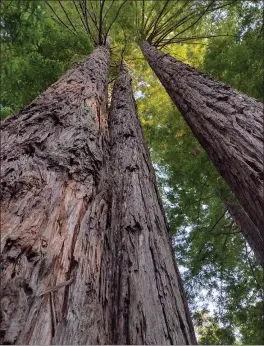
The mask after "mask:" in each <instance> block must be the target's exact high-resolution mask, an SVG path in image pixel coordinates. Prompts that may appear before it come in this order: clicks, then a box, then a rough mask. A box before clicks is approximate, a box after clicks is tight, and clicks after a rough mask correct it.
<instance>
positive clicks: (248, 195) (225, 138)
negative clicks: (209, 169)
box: [141, 42, 264, 240]
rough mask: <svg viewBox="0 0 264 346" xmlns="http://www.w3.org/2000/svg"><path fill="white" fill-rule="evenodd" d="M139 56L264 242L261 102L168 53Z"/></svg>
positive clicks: (151, 50) (145, 51) (146, 50)
mask: <svg viewBox="0 0 264 346" xmlns="http://www.w3.org/2000/svg"><path fill="white" fill-rule="evenodd" d="M141 48H142V51H143V54H144V56H145V58H146V59H147V61H148V62H149V64H150V66H151V68H152V69H153V71H154V72H155V73H156V75H157V76H158V78H159V80H160V81H161V83H162V84H163V86H164V87H165V89H166V90H167V92H168V94H169V95H170V97H171V99H172V100H173V102H174V103H175V105H176V106H177V107H178V108H179V110H180V111H181V113H182V115H183V116H184V118H185V120H186V122H187V123H188V125H189V126H190V128H191V130H192V132H193V133H194V135H195V136H196V138H197V139H198V140H199V142H200V143H201V145H202V146H203V148H204V149H205V150H206V152H207V153H208V155H209V158H210V159H211V160H212V161H213V162H214V164H215V166H216V167H217V169H218V170H219V172H220V174H221V175H222V176H223V178H224V179H225V180H226V181H227V183H228V184H229V186H230V187H231V189H232V191H233V192H234V193H235V195H236V197H237V198H238V200H239V201H240V203H241V205H242V207H243V208H244V209H245V211H246V213H247V214H248V216H249V217H250V219H251V220H252V222H253V223H254V224H255V226H256V227H257V229H258V230H259V233H260V234H261V238H262V239H263V240H264V194H263V104H262V103H261V102H258V101H256V100H255V99H252V98H250V97H248V96H246V95H244V94H242V93H239V92H237V91H235V90H233V89H232V88H231V87H229V86H228V85H225V84H222V83H219V82H217V81H215V80H213V79H212V78H209V77H207V76H204V75H202V74H200V73H199V72H197V71H196V70H195V69H194V68H192V67H190V66H189V65H186V64H184V63H182V62H180V61H178V60H176V59H174V58H173V57H171V56H169V55H168V54H164V53H162V52H160V51H158V50H156V48H154V47H152V46H151V45H150V44H149V43H148V42H144V43H143V44H142V46H141Z"/></svg>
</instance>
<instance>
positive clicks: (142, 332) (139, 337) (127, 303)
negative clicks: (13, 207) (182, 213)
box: [104, 67, 196, 345]
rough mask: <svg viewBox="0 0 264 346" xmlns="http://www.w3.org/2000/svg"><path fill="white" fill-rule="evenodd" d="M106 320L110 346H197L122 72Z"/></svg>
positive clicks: (115, 113)
mask: <svg viewBox="0 0 264 346" xmlns="http://www.w3.org/2000/svg"><path fill="white" fill-rule="evenodd" d="M109 135H110V152H111V159H110V167H111V172H112V175H111V181H110V186H109V188H110V190H111V213H110V221H109V222H110V228H109V231H108V233H107V243H108V244H109V249H110V252H109V254H110V258H109V259H106V257H104V260H105V261H106V262H107V265H106V268H104V269H106V270H107V271H108V272H110V273H111V274H110V278H109V283H110V285H109V286H110V292H111V299H110V300H109V298H108V297H105V298H107V300H108V302H109V311H110V312H109V317H110V319H111V320H112V337H111V338H110V340H111V342H113V343H114V344H132V345H133V344H160V345H164V344H190V343H191V344H195V343H196V341H195V334H194V331H193V327H192V323H191V320H190V315H189V311H188V307H187V304H186V300H185V296H184V292H183V287H182V283H181V279H180V275H179V272H178V269H177V267H176V264H175V262H174V254H173V252H172V247H171V242H170V236H169V229H168V227H167V224H166V219H165V214H164V210H163V208H162V203H161V200H160V197H159V194H158V190H157V185H156V180H155V173H154V170H153V167H152V165H151V160H150V155H149V152H148V148H147V145H146V143H145V140H144V137H143V133H142V130H141V126H140V123H139V119H138V115H137V109H136V103H135V100H134V97H133V91H132V86H131V78H130V76H129V74H128V72H127V71H126V69H125V67H123V68H122V70H121V72H120V74H119V76H118V78H117V80H116V82H115V86H114V89H113V94H112V102H111V109H110V113H109Z"/></svg>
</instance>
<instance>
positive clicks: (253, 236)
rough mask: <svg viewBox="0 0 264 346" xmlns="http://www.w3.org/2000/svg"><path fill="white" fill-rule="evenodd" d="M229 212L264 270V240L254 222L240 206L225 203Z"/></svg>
mask: <svg viewBox="0 0 264 346" xmlns="http://www.w3.org/2000/svg"><path fill="white" fill-rule="evenodd" d="M225 205H226V207H227V210H228V212H229V214H230V215H231V217H232V218H233V220H234V221H235V223H236V224H237V226H238V227H239V229H240V231H241V232H242V233H243V235H244V237H245V238H246V240H247V242H248V244H249V246H250V247H251V249H252V250H253V251H254V254H255V256H256V258H257V260H258V261H259V263H260V264H261V265H262V267H263V268H264V240H263V238H262V236H261V234H260V232H259V230H258V229H257V227H256V226H255V225H254V224H253V222H252V221H251V220H250V218H249V217H248V215H247V213H246V212H245V211H244V209H243V208H242V207H241V205H239V204H230V203H227V202H225Z"/></svg>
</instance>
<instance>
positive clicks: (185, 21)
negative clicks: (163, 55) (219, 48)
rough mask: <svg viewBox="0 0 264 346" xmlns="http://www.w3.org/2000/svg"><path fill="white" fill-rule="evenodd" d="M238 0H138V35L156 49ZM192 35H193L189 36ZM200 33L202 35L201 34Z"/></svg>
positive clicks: (173, 41)
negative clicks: (139, 17)
mask: <svg viewBox="0 0 264 346" xmlns="http://www.w3.org/2000/svg"><path fill="white" fill-rule="evenodd" d="M237 1H238V0H205V1H199V0H163V1H159V2H156V1H148V2H145V1H144V0H142V6H141V10H142V13H143V12H144V13H143V15H142V22H141V28H142V36H143V38H144V40H147V41H148V42H149V43H150V44H152V45H154V46H156V47H157V48H163V47H165V46H166V45H169V44H172V43H176V42H180V41H181V38H182V39H183V40H184V41H185V40H186V39H187V38H186V37H182V34H184V33H185V32H186V31H188V30H190V29H192V28H194V27H195V26H196V24H197V23H198V22H199V21H200V20H201V19H202V17H204V16H206V15H209V14H211V13H212V12H214V11H217V10H221V9H224V8H225V7H226V6H229V5H232V4H234V3H236V2H237ZM192 36H193V35H192ZM203 36H204V35H203Z"/></svg>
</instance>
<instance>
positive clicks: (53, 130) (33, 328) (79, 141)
mask: <svg viewBox="0 0 264 346" xmlns="http://www.w3.org/2000/svg"><path fill="white" fill-rule="evenodd" d="M108 66H109V52H108V50H107V49H106V48H104V47H98V48H97V49H96V50H95V51H94V52H93V53H92V54H91V55H90V56H89V57H88V59H87V60H85V61H84V62H82V63H81V64H80V65H79V67H78V68H76V69H75V70H71V71H69V72H67V73H66V74H65V75H64V76H63V77H62V78H61V79H60V80H59V81H58V82H56V83H55V84H53V85H52V86H51V87H50V88H49V89H48V90H47V91H46V92H44V93H43V94H42V95H41V96H40V98H38V99H36V100H35V101H34V102H33V103H31V104H30V105H29V106H28V107H26V108H25V109H24V110H23V111H22V112H20V113H19V114H17V115H14V116H12V117H9V118H7V119H5V120H4V121H3V122H2V124H1V140H2V150H1V221H2V224H1V238H2V239H1V240H2V244H1V250H2V252H1V266H2V268H1V291H0V298H1V316H0V317H1V328H0V343H1V344H52V343H53V344H54V343H55V344H95V343H97V337H98V333H99V332H100V333H102V331H101V326H100V321H101V320H102V307H101V303H100V299H99V291H100V280H99V279H100V263H101V257H102V247H103V241H102V239H103V234H104V231H105V228H106V220H107V218H106V217H107V203H108V196H107V195H106V191H107V189H106V182H105V179H104V178H105V176H106V175H107V173H106V172H105V169H106V168H105V167H106V165H105V164H104V162H103V161H104V154H103V149H104V148H103V146H104V141H105V139H104V133H106V130H107V129H106V124H107V118H106V104H107V100H106V98H107V84H108V80H107V76H108Z"/></svg>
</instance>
